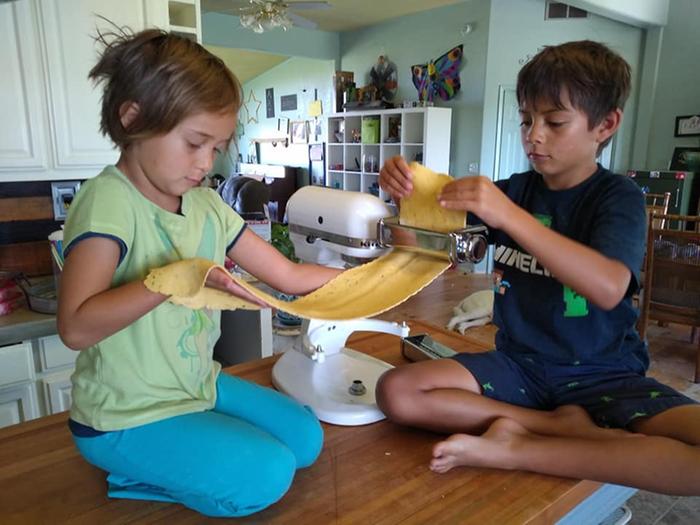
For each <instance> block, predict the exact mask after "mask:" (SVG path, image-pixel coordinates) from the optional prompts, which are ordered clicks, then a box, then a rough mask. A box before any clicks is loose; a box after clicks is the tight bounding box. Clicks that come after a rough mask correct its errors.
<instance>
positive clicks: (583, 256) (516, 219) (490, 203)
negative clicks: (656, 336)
mask: <svg viewBox="0 0 700 525" xmlns="http://www.w3.org/2000/svg"><path fill="white" fill-rule="evenodd" d="M438 200H439V201H440V203H441V204H442V205H443V206H444V207H446V208H449V209H462V210H467V211H470V212H472V213H474V214H476V215H477V216H479V218H481V219H482V220H483V221H484V222H485V223H486V224H488V225H489V226H490V227H492V228H496V229H499V230H502V231H503V232H505V233H506V234H508V235H509V236H510V237H511V238H512V239H513V240H514V241H516V242H517V243H518V244H520V246H522V247H523V248H524V249H525V250H527V252H528V253H530V254H531V255H532V256H534V257H536V258H537V260H538V261H539V262H540V263H541V264H542V265H543V266H544V267H545V268H547V269H548V270H549V271H550V272H551V273H552V274H553V275H554V276H555V277H556V278H557V280H559V281H560V282H561V283H562V284H564V285H566V286H568V287H570V288H571V289H572V290H574V291H575V292H576V293H578V294H580V295H582V296H584V297H585V298H586V299H588V300H589V301H591V302H592V303H593V304H595V305H596V306H598V307H599V308H602V309H604V310H610V309H612V308H614V307H615V306H617V305H618V304H619V302H620V301H621V300H622V298H623V297H624V296H625V293H626V292H627V289H628V287H629V283H630V279H631V277H632V274H631V272H630V270H629V268H627V266H625V265H624V264H623V263H622V262H620V261H617V260H615V259H611V258H609V257H606V256H604V255H602V254H601V253H599V252H597V251H596V250H594V249H592V248H589V247H588V246H585V245H584V244H581V243H579V242H576V241H574V240H572V239H569V238H568V237H565V236H564V235H561V234H559V233H557V232H555V231H552V230H550V229H549V228H547V227H545V226H543V225H542V224H541V223H540V222H539V221H538V220H537V219H536V218H535V217H533V216H532V215H531V214H530V213H528V212H527V211H525V210H524V209H523V208H521V207H520V206H518V205H517V204H515V203H514V202H513V201H511V200H510V199H509V198H508V196H507V195H506V194H505V193H503V192H502V191H501V190H500V189H499V188H498V187H497V186H496V185H495V184H494V183H493V182H491V180H489V179H488V178H486V177H463V178H461V179H457V180H456V181H454V182H452V183H450V184H448V185H446V186H445V188H444V189H443V191H442V193H441V195H440V196H439V197H438Z"/></svg>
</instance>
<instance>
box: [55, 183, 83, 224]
mask: <svg viewBox="0 0 700 525" xmlns="http://www.w3.org/2000/svg"><path fill="white" fill-rule="evenodd" d="M79 189H80V181H79V180H75V181H61V182H52V183H51V198H52V199H53V217H54V220H57V221H65V220H66V216H67V215H68V208H70V205H71V203H72V202H73V199H74V198H75V194H76V193H78V190H79Z"/></svg>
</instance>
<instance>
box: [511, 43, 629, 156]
mask: <svg viewBox="0 0 700 525" xmlns="http://www.w3.org/2000/svg"><path fill="white" fill-rule="evenodd" d="M630 77H631V74H630V66H629V64H628V63H627V62H626V61H625V59H624V58H622V57H621V56H620V55H618V54H617V53H615V52H614V51H612V50H610V49H609V48H608V47H607V46H605V45H603V44H601V43H599V42H593V41H591V40H581V41H578V42H567V43H565V44H560V45H558V46H546V47H545V48H544V49H542V50H541V51H540V52H539V53H537V54H536V55H535V56H534V57H533V58H532V59H531V60H530V61H529V62H528V63H527V64H525V65H524V66H523V68H522V69H521V70H520V72H519V73H518V86H517V90H516V92H517V97H518V104H520V105H521V106H522V105H523V103H527V105H528V106H530V107H536V105H537V103H539V102H542V101H549V102H551V103H553V104H554V105H555V106H556V107H558V108H563V106H562V102H561V93H562V90H566V92H567V93H568V95H569V100H570V101H571V104H572V106H573V107H574V108H576V109H579V110H581V111H583V112H584V113H585V114H586V115H587V116H588V126H589V129H592V128H593V127H595V126H597V125H598V124H600V123H601V122H602V121H603V119H604V118H605V116H606V115H608V114H609V113H610V112H611V111H614V110H615V109H617V108H619V109H622V108H623V107H624V105H625V102H626V100H627V97H628V96H629V92H630ZM611 138H612V137H611ZM609 141H610V139H608V140H607V141H606V142H605V143H603V144H601V147H600V149H601V150H602V148H604V147H605V146H606V145H607V143H608V142H609Z"/></svg>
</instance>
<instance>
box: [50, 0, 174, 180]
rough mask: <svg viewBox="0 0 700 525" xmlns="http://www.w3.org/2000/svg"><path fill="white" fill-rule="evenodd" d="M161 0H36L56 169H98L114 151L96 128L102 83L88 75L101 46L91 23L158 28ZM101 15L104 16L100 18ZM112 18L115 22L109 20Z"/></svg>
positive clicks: (104, 26) (115, 154)
mask: <svg viewBox="0 0 700 525" xmlns="http://www.w3.org/2000/svg"><path fill="white" fill-rule="evenodd" d="M163 1H164V0H120V1H119V2H115V1H113V0H41V1H40V6H41V21H42V24H43V29H44V32H45V38H46V59H47V60H46V62H47V68H48V90H49V93H50V98H49V101H50V108H51V114H52V116H53V124H52V136H53V145H54V149H55V152H56V168H57V169H59V170H60V169H70V168H74V167H85V166H90V167H95V168H101V167H103V166H104V165H105V164H110V163H114V162H116V161H117V158H118V152H117V150H116V148H114V147H113V146H112V144H111V142H110V141H109V140H108V139H107V138H105V137H103V136H102V135H101V134H100V131H99V123H100V109H101V102H100V97H101V93H102V87H101V86H97V87H95V86H93V84H92V82H90V81H89V80H88V78H87V76H88V73H89V71H90V69H91V68H92V67H93V66H94V65H95V63H96V62H97V59H98V53H99V51H101V47H100V45H99V44H97V43H96V42H95V40H94V37H95V36H96V32H97V30H96V28H100V29H101V30H103V31H105V30H106V31H110V30H111V31H114V30H115V26H116V27H124V26H126V27H128V28H130V29H131V30H133V31H134V32H137V31H140V30H142V29H144V28H145V27H147V26H154V25H156V26H159V27H162V26H164V25H166V24H167V20H161V18H162V17H163V16H164V13H165V12H166V11H164V10H163V9H162V8H160V7H161V6H162V4H163ZM100 17H104V18H106V19H107V20H108V21H109V22H108V21H107V20H104V19H102V18H100ZM110 22H112V23H113V24H114V25H111V24H110Z"/></svg>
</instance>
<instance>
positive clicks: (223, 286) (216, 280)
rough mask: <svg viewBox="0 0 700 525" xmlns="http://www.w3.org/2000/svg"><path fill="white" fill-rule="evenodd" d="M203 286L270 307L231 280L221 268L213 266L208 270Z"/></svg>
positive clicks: (263, 306) (262, 306)
mask: <svg viewBox="0 0 700 525" xmlns="http://www.w3.org/2000/svg"><path fill="white" fill-rule="evenodd" d="M205 286H207V287H208V288H215V289H217V290H221V291H223V292H228V293H230V294H231V295H235V296H236V297H240V298H241V299H244V300H246V301H248V302H249V303H253V304H257V305H258V306H260V307H261V308H270V305H269V304H267V303H266V302H264V301H263V300H261V299H258V298H257V297H255V296H254V295H253V294H251V293H250V292H249V291H248V290H246V289H245V288H243V287H241V286H239V285H238V284H236V282H234V281H233V280H231V277H230V276H229V275H227V274H226V272H224V270H222V269H221V268H214V269H213V270H212V271H211V272H209V275H207V282H206V283H205Z"/></svg>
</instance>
